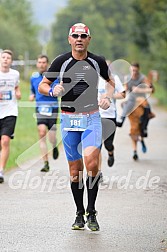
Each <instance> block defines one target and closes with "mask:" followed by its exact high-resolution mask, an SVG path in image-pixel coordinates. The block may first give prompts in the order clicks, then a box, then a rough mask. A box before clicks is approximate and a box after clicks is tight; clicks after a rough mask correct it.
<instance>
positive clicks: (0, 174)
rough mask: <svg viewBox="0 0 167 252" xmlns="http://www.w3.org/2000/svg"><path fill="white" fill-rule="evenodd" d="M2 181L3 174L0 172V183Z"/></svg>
mask: <svg viewBox="0 0 167 252" xmlns="http://www.w3.org/2000/svg"><path fill="white" fill-rule="evenodd" d="M3 182H4V176H3V174H2V173H1V172H0V184H2V183H3Z"/></svg>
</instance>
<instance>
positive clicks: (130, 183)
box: [0, 102, 167, 252]
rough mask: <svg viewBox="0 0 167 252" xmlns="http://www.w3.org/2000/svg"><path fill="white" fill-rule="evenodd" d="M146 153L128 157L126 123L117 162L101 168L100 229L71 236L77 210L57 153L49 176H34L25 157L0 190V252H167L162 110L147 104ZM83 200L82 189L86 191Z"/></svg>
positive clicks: (35, 164)
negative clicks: (150, 113) (149, 110)
mask: <svg viewBox="0 0 167 252" xmlns="http://www.w3.org/2000/svg"><path fill="white" fill-rule="evenodd" d="M152 107H153V111H154V112H155V113H156V118H154V119H152V120H151V121H150V124H149V137H148V138H147V139H146V144H147V147H148V151H147V153H145V154H144V153H142V152H141V151H140V145H139V160H138V161H137V162H135V161H133V159H132V148H131V142H130V137H129V135H128V131H129V122H128V119H127V120H126V121H125V125H124V126H123V128H118V129H117V133H116V138H115V164H114V166H113V167H112V168H109V167H108V166H107V152H106V150H105V149H104V148H103V149H102V156H103V158H102V170H103V175H104V182H103V183H102V184H101V185H100V191H99V194H98V199H97V203H96V208H97V210H98V216H97V218H98V221H99V224H100V231H99V232H90V231H87V230H84V231H73V230H71V224H72V223H73V221H74V218H75V206H74V202H73V198H72V195H71V191H70V187H69V176H68V168H67V162H66V159H65V155H64V151H63V148H61V151H60V157H59V159H58V160H52V158H51V157H50V163H51V171H50V172H49V173H47V174H46V175H44V174H41V173H40V168H41V166H42V161H41V160H35V161H34V160H31V161H29V162H27V163H25V164H23V165H22V166H21V167H17V168H15V169H12V170H11V171H10V172H6V174H5V183H4V184H2V185H0V202H1V206H0V251H2V252H15V251H17V252H25V251H31V252H36V251H37V252H47V251H49V252H54V251H56V252H57V251H58V252H64V251H68V252H76V251H83V252H89V251H90V252H93V251H97V252H101V251H103V252H120V251H123V252H158V251H161V252H162V251H167V147H166V143H167V112H166V111H163V110H161V109H160V108H158V107H157V106H156V104H155V103H154V102H153V105H152ZM85 203H86V190H85Z"/></svg>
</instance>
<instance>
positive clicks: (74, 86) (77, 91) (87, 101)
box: [62, 59, 98, 111]
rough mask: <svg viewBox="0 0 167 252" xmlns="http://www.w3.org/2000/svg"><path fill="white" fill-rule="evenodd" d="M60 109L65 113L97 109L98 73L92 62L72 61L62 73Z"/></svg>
mask: <svg viewBox="0 0 167 252" xmlns="http://www.w3.org/2000/svg"><path fill="white" fill-rule="evenodd" d="M62 80H63V87H64V89H65V93H64V94H63V96H62V109H63V110H65V111H86V110H87V108H89V109H88V110H90V107H91V109H92V110H93V109H97V108H98V104H97V83H98V73H97V71H96V70H95V69H94V66H93V64H92V62H88V60H82V61H77V60H75V59H72V60H71V61H70V62H69V63H68V65H67V66H66V68H65V71H64V73H63V77H62Z"/></svg>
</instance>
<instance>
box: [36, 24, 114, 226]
mask: <svg viewBox="0 0 167 252" xmlns="http://www.w3.org/2000/svg"><path fill="white" fill-rule="evenodd" d="M90 40H91V36H90V30H89V28H88V27H87V26H86V25H85V24H82V23H77V24H75V25H73V26H72V27H71V28H70V31H69V36H68V42H69V44H70V45H71V49H72V50H71V52H68V53H65V54H62V55H59V56H58V57H56V58H55V59H54V60H53V62H52V63H51V66H50V67H49V69H48V71H47V72H46V74H45V76H44V78H43V80H42V81H41V83H40V85H39V92H41V93H43V94H45V95H50V96H54V97H58V96H61V129H62V140H63V144H64V149H65V153H66V157H67V160H68V164H69V170H70V178H71V190H72V194H73V197H74V201H75V204H76V207H77V213H76V219H75V222H74V224H73V225H72V229H74V230H76V229H83V228H84V226H85V220H84V214H85V207H84V204H83V193H84V183H83V168H84V164H85V167H86V170H87V180H86V187H87V192H88V205H87V208H86V216H87V228H88V229H89V230H91V231H97V230H99V224H98V222H97V219H96V214H97V211H96V210H95V201H96V197H97V193H98V185H99V172H98V166H99V154H100V148H101V143H102V127H101V117H100V114H99V106H100V107H101V108H103V109H107V108H109V106H110V102H111V101H110V98H111V97H112V94H113V92H114V87H115V84H114V81H113V80H112V79H110V77H109V76H110V75H109V73H108V66H107V64H106V62H105V59H104V58H103V57H100V56H97V55H95V54H93V53H91V52H88V51H87V47H88V45H89V42H90ZM99 76H101V77H102V78H103V79H105V80H106V82H107V84H106V85H107V93H105V94H104V95H103V96H102V97H101V100H100V101H99V102H98V79H99ZM56 79H59V81H60V83H59V84H58V85H56V86H55V87H54V88H51V87H50V85H51V83H52V82H53V81H55V80H56Z"/></svg>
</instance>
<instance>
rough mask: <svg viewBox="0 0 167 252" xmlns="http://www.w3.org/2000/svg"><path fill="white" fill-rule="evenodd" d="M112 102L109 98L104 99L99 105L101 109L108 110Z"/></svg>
mask: <svg viewBox="0 0 167 252" xmlns="http://www.w3.org/2000/svg"><path fill="white" fill-rule="evenodd" d="M110 104H111V102H110V101H109V99H108V98H103V99H101V100H100V101H99V103H98V105H99V106H100V108H102V109H105V110H106V109H108V108H109V107H110Z"/></svg>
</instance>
